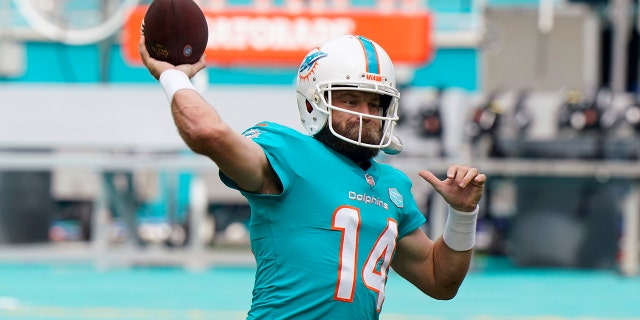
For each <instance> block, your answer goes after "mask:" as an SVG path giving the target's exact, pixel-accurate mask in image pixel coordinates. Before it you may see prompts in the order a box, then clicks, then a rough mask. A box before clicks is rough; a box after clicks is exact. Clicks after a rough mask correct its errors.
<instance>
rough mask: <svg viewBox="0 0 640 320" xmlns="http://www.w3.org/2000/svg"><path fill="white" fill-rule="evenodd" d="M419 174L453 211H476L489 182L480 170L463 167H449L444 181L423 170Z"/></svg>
mask: <svg viewBox="0 0 640 320" xmlns="http://www.w3.org/2000/svg"><path fill="white" fill-rule="evenodd" d="M418 174H419V175H420V177H422V178H423V179H424V180H426V181H427V182H429V184H431V186H433V188H434V189H435V190H436V191H437V192H438V193H439V194H440V195H441V196H442V197H443V198H444V200H445V201H446V202H447V203H448V204H449V205H450V206H451V207H452V208H453V209H455V210H458V211H462V212H472V211H473V210H475V209H476V206H477V205H478V202H480V198H482V193H483V191H484V184H485V182H486V181H487V177H486V176H485V175H484V174H482V173H479V172H478V169H476V168H470V167H467V166H461V165H451V166H449V168H448V169H447V177H446V178H445V179H444V180H440V179H438V177H436V176H435V175H434V174H433V173H431V172H430V171H428V170H422V171H420V172H419V173H418Z"/></svg>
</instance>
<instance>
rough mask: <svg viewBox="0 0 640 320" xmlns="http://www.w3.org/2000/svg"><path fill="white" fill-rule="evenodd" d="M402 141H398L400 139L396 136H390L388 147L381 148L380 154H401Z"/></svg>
mask: <svg viewBox="0 0 640 320" xmlns="http://www.w3.org/2000/svg"><path fill="white" fill-rule="evenodd" d="M402 147H403V145H402V141H401V140H400V138H398V136H396V135H392V136H391V143H389V145H388V146H386V147H384V148H382V149H381V150H382V152H384V153H386V154H391V155H394V154H398V153H400V152H402Z"/></svg>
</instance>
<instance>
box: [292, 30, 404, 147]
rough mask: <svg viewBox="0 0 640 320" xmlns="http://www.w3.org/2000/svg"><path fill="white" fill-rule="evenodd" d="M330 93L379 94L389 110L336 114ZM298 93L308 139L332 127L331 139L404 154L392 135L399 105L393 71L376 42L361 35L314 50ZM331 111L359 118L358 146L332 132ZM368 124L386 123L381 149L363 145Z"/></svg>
mask: <svg viewBox="0 0 640 320" xmlns="http://www.w3.org/2000/svg"><path fill="white" fill-rule="evenodd" d="M332 90H358V91H367V92H375V93H378V94H380V95H381V103H386V102H388V103H389V105H388V106H387V107H386V108H384V112H383V114H382V115H379V116H377V115H371V114H365V113H360V112H354V111H351V110H346V109H342V108H338V107H336V106H333V105H332V103H331V96H332V94H331V91H332ZM296 92H297V96H298V111H299V112H300V120H301V121H302V125H303V126H304V128H305V129H306V130H307V132H308V133H309V134H310V135H315V134H317V133H318V132H320V130H322V129H323V128H324V127H325V126H326V125H327V124H328V125H329V129H330V130H331V133H332V134H333V135H335V136H336V137H338V138H340V139H342V140H345V141H348V142H351V143H353V144H356V145H359V146H364V147H369V148H378V149H381V150H382V151H384V152H386V153H390V154H395V153H398V152H400V151H401V150H402V144H401V142H400V140H399V139H398V138H397V137H395V136H394V135H393V130H394V128H395V126H396V122H397V121H398V103H399V99H400V93H399V92H398V90H397V89H396V76H395V70H394V68H393V63H392V62H391V58H389V55H388V54H387V53H386V52H385V51H384V49H383V48H382V47H380V46H379V45H378V44H377V43H375V42H373V41H372V40H369V39H367V38H365V37H362V36H357V35H343V36H338V37H336V38H333V39H330V40H327V41H325V42H323V43H322V44H320V45H319V46H318V47H316V48H314V49H313V50H311V51H310V52H309V53H308V54H307V55H306V57H305V58H304V60H303V61H302V64H301V65H300V68H299V69H298V77H297V80H296ZM332 110H340V111H343V112H347V113H351V114H356V115H358V116H359V117H360V133H359V134H358V137H359V138H358V140H354V139H349V138H347V137H345V136H343V135H341V134H339V133H337V132H336V131H335V130H334V129H333V125H332V123H331V122H332V121H331V118H332V112H331V111H332ZM365 118H370V119H377V120H382V121H383V132H382V139H381V141H380V143H379V144H368V143H364V142H362V141H361V138H360V137H361V135H362V123H363V121H362V120H363V119H365Z"/></svg>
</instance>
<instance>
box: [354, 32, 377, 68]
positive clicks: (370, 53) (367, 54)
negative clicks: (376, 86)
mask: <svg viewBox="0 0 640 320" xmlns="http://www.w3.org/2000/svg"><path fill="white" fill-rule="evenodd" d="M358 40H360V44H362V49H363V50H364V58H365V60H366V63H367V72H369V73H377V74H380V62H379V61H378V52H377V51H376V47H375V46H374V45H373V43H372V42H371V40H369V39H367V38H365V37H362V36H358Z"/></svg>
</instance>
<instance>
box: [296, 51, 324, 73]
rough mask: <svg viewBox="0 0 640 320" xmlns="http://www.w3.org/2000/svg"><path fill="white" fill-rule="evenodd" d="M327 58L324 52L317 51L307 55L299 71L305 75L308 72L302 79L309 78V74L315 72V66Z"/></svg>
mask: <svg viewBox="0 0 640 320" xmlns="http://www.w3.org/2000/svg"><path fill="white" fill-rule="evenodd" d="M326 56H327V54H326V53H325V52H322V51H316V52H314V53H312V54H309V55H307V56H306V57H305V58H304V61H302V64H301V65H300V69H298V73H303V72H305V71H306V72H307V73H306V74H305V75H301V77H306V76H308V75H309V73H310V72H311V71H313V66H314V65H315V64H316V62H317V61H318V60H320V59H322V58H324V57H326Z"/></svg>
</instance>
